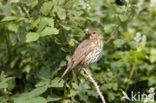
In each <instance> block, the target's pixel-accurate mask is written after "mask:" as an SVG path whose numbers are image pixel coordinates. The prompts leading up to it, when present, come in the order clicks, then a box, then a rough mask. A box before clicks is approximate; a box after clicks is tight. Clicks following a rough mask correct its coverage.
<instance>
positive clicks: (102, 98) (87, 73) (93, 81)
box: [82, 68, 106, 103]
mask: <svg viewBox="0 0 156 103" xmlns="http://www.w3.org/2000/svg"><path fill="white" fill-rule="evenodd" d="M82 70H83V71H84V72H85V73H86V75H87V77H88V78H89V79H90V81H91V82H92V83H93V84H94V86H95V88H96V91H97V93H98V94H99V96H100V98H101V100H102V103H106V101H105V99H104V96H103V95H102V93H101V91H100V89H99V86H98V84H97V83H96V81H95V80H94V79H93V77H92V75H91V73H89V72H88V71H87V70H86V69H85V68H82Z"/></svg>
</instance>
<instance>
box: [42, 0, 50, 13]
mask: <svg viewBox="0 0 156 103" xmlns="http://www.w3.org/2000/svg"><path fill="white" fill-rule="evenodd" d="M52 5H53V4H52V2H50V1H49V2H45V3H44V4H43V5H42V7H41V11H40V12H41V13H42V14H43V15H48V13H49V12H50V10H51V8H52Z"/></svg>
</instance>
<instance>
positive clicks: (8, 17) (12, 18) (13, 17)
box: [2, 16, 18, 21]
mask: <svg viewBox="0 0 156 103" xmlns="http://www.w3.org/2000/svg"><path fill="white" fill-rule="evenodd" d="M17 19H18V17H16V16H6V17H4V18H3V19H2V21H12V20H17Z"/></svg>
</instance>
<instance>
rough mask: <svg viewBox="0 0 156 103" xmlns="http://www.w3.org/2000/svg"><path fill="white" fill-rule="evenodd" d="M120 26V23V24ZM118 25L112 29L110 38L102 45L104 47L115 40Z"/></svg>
mask: <svg viewBox="0 0 156 103" xmlns="http://www.w3.org/2000/svg"><path fill="white" fill-rule="evenodd" d="M120 24H121V23H120ZM120 24H116V25H115V27H114V30H113V32H112V34H111V37H110V38H109V39H108V40H107V41H106V42H105V43H104V45H106V44H108V43H109V42H110V41H111V40H113V39H115V33H116V32H117V30H118V28H119V26H120Z"/></svg>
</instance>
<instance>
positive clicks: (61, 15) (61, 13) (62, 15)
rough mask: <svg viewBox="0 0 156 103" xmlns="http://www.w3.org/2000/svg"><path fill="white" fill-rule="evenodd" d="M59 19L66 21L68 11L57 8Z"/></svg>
mask: <svg viewBox="0 0 156 103" xmlns="http://www.w3.org/2000/svg"><path fill="white" fill-rule="evenodd" d="M56 13H57V15H58V17H59V18H60V19H61V20H64V19H66V11H65V9H63V8H61V7H57V11H56Z"/></svg>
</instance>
